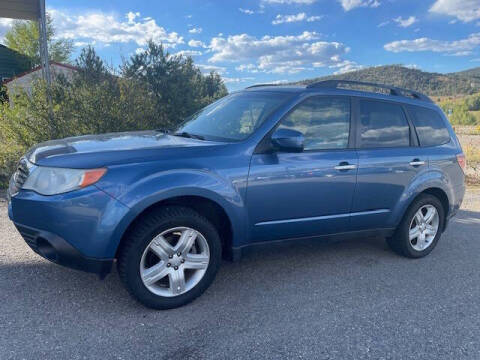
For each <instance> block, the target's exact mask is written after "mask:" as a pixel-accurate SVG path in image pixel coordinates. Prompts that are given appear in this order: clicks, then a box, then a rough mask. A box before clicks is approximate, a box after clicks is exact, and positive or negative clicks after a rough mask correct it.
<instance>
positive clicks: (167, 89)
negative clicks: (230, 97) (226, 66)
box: [121, 41, 227, 128]
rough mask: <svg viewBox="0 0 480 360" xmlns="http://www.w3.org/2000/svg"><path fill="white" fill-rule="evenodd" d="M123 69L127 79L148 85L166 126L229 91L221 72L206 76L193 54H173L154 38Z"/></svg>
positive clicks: (158, 112) (176, 122) (180, 119)
mask: <svg viewBox="0 0 480 360" xmlns="http://www.w3.org/2000/svg"><path fill="white" fill-rule="evenodd" d="M121 71H122V75H123V77H124V78H125V79H131V80H135V81H137V82H140V83H143V84H146V86H147V87H148V89H149V91H150V93H151V94H152V96H153V99H154V101H155V107H156V113H157V114H158V116H159V117H161V120H160V123H163V124H165V127H166V128H171V127H173V126H175V125H176V124H178V123H180V122H181V121H183V119H185V118H186V117H187V116H189V115H191V114H193V113H194V112H196V111H197V110H199V109H200V108H202V107H204V106H206V105H208V104H209V103H211V102H212V101H214V100H216V99H218V98H221V97H223V96H225V95H226V94H227V89H226V87H225V85H224V84H223V81H222V79H221V78H220V76H219V75H218V74H215V73H211V74H210V75H207V76H204V75H203V74H202V73H201V71H200V69H199V68H198V67H196V66H195V65H194V63H193V60H192V58H191V57H185V56H181V55H177V56H175V55H170V54H169V53H168V52H167V51H165V49H164V47H163V46H162V45H161V44H155V43H153V42H152V41H150V42H149V43H148V47H147V49H146V50H145V51H143V52H141V53H139V54H136V55H133V56H132V57H131V58H130V60H129V61H127V62H125V63H124V64H123V66H122V68H121Z"/></svg>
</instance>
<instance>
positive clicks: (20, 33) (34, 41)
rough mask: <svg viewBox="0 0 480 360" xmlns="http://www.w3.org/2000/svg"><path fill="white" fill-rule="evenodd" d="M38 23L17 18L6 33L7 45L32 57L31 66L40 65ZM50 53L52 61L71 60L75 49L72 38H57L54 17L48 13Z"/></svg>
mask: <svg viewBox="0 0 480 360" xmlns="http://www.w3.org/2000/svg"><path fill="white" fill-rule="evenodd" d="M39 37H40V36H39V31H38V23H37V22H36V21H21V20H17V21H15V22H14V23H13V26H12V28H11V29H10V30H9V31H8V32H7V33H6V34H5V45H6V46H7V47H9V48H10V49H12V50H15V51H17V52H19V53H20V54H23V55H26V56H28V57H29V58H30V59H31V66H32V67H34V66H38V65H40V63H41V61H40V44H39ZM47 43H48V55H49V58H50V60H51V61H57V62H63V63H65V62H69V59H70V55H71V54H72V50H73V43H72V41H71V40H65V39H55V28H54V27H53V23H52V18H51V17H50V16H49V15H48V14H47Z"/></svg>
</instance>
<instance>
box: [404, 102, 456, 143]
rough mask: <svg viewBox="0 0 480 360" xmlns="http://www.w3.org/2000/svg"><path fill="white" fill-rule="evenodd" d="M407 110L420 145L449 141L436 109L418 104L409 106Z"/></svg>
mask: <svg viewBox="0 0 480 360" xmlns="http://www.w3.org/2000/svg"><path fill="white" fill-rule="evenodd" d="M408 112H409V114H410V115H411V117H412V122H413V125H415V129H416V130H417V134H418V140H419V141H420V145H421V146H435V145H442V144H446V143H447V142H449V141H450V134H449V133H448V130H447V128H446V126H445V123H444V121H443V119H442V118H441V117H440V115H439V114H438V113H437V112H436V111H434V110H430V109H426V108H423V107H420V106H409V107H408Z"/></svg>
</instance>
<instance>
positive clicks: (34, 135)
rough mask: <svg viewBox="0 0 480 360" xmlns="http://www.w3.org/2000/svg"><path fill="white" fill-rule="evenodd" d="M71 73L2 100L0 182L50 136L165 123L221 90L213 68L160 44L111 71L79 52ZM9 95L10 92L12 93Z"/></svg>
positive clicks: (91, 54)
mask: <svg viewBox="0 0 480 360" xmlns="http://www.w3.org/2000/svg"><path fill="white" fill-rule="evenodd" d="M76 65H77V67H78V69H79V70H78V72H76V73H75V74H74V75H73V77H72V78H70V79H67V78H65V77H58V78H57V79H56V80H55V82H53V84H52V86H51V88H50V95H51V100H52V113H51V114H50V113H49V107H48V106H47V100H46V99H47V87H46V84H45V83H44V82H43V81H42V80H37V81H35V82H34V84H33V86H32V91H31V93H30V94H27V93H25V92H24V91H21V90H17V91H15V94H14V96H13V97H14V99H13V105H12V106H10V105H8V104H0V186H5V185H6V183H7V180H8V177H9V175H10V174H11V173H12V171H13V169H14V168H15V164H16V162H17V161H18V159H19V158H20V156H21V155H22V154H24V153H25V152H26V150H27V149H28V148H30V147H31V146H32V145H34V144H36V143H39V142H43V141H46V140H50V139H59V138H64V137H69V136H77V135H85V134H99V133H107V132H117V131H130V130H145V129H158V128H163V129H170V128H172V127H174V126H175V125H176V124H178V123H179V122H181V121H182V120H183V119H184V118H185V117H186V116H188V115H190V114H192V113H194V112H195V111H197V110H199V109H200V108H202V107H204V106H205V105H208V104H209V103H210V102H212V101H214V100H216V99H218V98H220V97H223V96H224V95H226V93H227V91H226V88H225V86H224V84H223V82H222V80H221V78H220V76H218V74H215V73H211V74H209V75H207V76H204V75H202V73H201V72H200V70H199V69H198V68H197V67H195V66H194V64H193V61H192V59H191V58H185V57H183V56H170V55H169V54H168V53H166V52H165V51H164V49H163V47H162V46H161V45H156V44H154V43H150V44H149V46H148V49H147V50H146V51H145V52H143V53H141V54H138V55H135V56H133V57H132V58H131V59H130V61H129V62H126V63H125V64H124V65H123V67H122V69H121V70H122V71H121V73H120V76H116V75H114V74H112V72H111V71H109V69H107V67H106V66H105V64H104V63H103V61H102V60H101V59H100V58H99V57H98V56H97V55H96V53H95V51H94V50H93V48H90V47H89V48H86V49H84V50H83V52H82V54H81V55H80V57H79V58H78V59H77V62H76ZM10 96H11V95H10Z"/></svg>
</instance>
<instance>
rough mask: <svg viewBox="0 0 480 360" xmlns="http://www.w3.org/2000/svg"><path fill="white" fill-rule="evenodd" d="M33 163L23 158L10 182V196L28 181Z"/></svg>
mask: <svg viewBox="0 0 480 360" xmlns="http://www.w3.org/2000/svg"><path fill="white" fill-rule="evenodd" d="M30 168H31V164H30V163H29V162H28V160H27V159H25V158H21V159H20V161H19V162H18V165H17V170H15V172H14V173H13V175H12V177H11V179H10V184H9V185H8V193H9V195H10V196H14V195H15V194H16V193H18V191H19V190H20V189H21V188H22V186H23V184H25V181H27V178H28V175H29V174H30Z"/></svg>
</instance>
